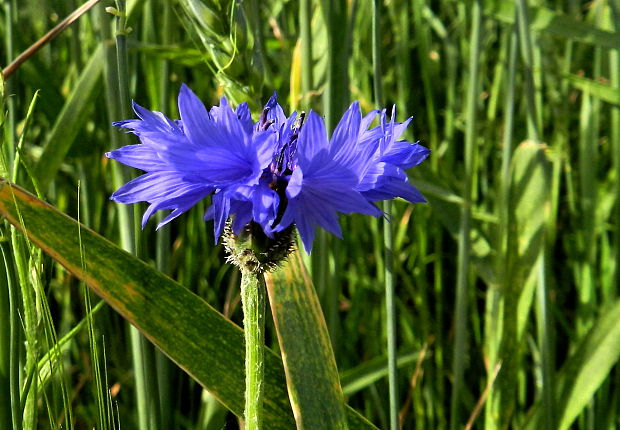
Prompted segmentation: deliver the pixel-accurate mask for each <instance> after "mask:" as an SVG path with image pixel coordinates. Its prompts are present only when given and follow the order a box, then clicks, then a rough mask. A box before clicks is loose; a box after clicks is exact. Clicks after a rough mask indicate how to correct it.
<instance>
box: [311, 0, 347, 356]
mask: <svg viewBox="0 0 620 430" xmlns="http://www.w3.org/2000/svg"><path fill="white" fill-rule="evenodd" d="M321 9H322V13H323V19H324V20H325V24H326V29H327V47H328V55H327V82H326V85H325V92H324V94H323V113H324V114H325V123H326V126H327V130H328V133H331V132H332V131H333V130H334V128H335V126H336V121H337V118H338V116H339V115H341V114H342V113H343V112H344V111H345V109H346V106H347V102H348V100H349V91H348V88H349V86H348V82H349V78H348V63H349V44H348V43H347V42H348V41H349V24H348V21H349V19H348V12H347V2H346V1H343V0H335V1H327V0H321ZM330 242H331V238H330V236H329V234H328V233H326V232H325V231H323V230H321V231H319V232H317V240H316V244H315V245H314V247H313V252H312V277H313V280H314V282H315V285H316V286H317V289H318V291H319V294H321V295H322V298H323V303H322V304H323V311H324V312H325V320H326V321H327V327H328V329H329V335H330V338H331V341H332V347H333V350H334V355H335V356H336V360H338V355H339V347H338V345H339V332H340V324H339V319H338V302H339V298H340V292H341V287H340V284H339V282H338V280H337V279H334V276H335V274H334V273H332V271H331V269H330V260H331V247H330Z"/></svg>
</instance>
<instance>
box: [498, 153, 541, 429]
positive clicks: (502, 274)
mask: <svg viewBox="0 0 620 430" xmlns="http://www.w3.org/2000/svg"><path fill="white" fill-rule="evenodd" d="M510 180H511V183H510V192H509V197H508V198H509V201H508V205H509V212H508V219H507V220H506V221H507V224H506V226H505V227H504V231H505V232H506V234H507V235H508V242H507V244H506V249H505V250H504V251H503V253H502V255H501V256H500V258H501V259H500V260H499V262H498V267H499V275H498V281H499V284H498V285H497V288H499V292H500V298H501V305H500V306H501V307H502V308H503V312H502V313H501V319H498V323H499V326H498V327H490V329H493V330H497V332H498V333H501V341H500V349H499V354H498V357H497V359H498V360H501V361H502V363H503V364H502V370H501V372H500V373H499V376H498V378H497V382H496V386H497V391H496V392H495V393H493V395H492V396H491V407H493V410H494V412H495V414H497V416H499V417H501V418H500V419H501V420H502V421H501V422H502V423H508V422H509V421H510V419H511V417H512V414H513V412H514V406H515V396H514V387H515V386H516V385H517V384H518V376H519V375H518V369H520V368H521V365H522V363H521V360H522V355H523V349H524V343H525V336H524V332H525V325H526V323H527V318H528V316H529V315H530V310H531V308H532V300H533V295H534V287H535V285H536V284H535V281H536V279H537V278H536V275H537V267H538V264H537V262H538V260H539V258H540V255H541V252H542V250H543V248H544V229H545V225H546V221H547V217H548V215H549V210H550V208H549V205H550V202H549V199H550V183H551V163H550V162H549V160H548V159H547V156H546V154H545V146H544V145H541V144H538V143H535V142H532V141H525V142H523V143H521V144H520V145H519V146H518V148H517V149H516V150H515V152H514V155H513V158H512V162H511V176H510ZM498 308H499V306H498Z"/></svg>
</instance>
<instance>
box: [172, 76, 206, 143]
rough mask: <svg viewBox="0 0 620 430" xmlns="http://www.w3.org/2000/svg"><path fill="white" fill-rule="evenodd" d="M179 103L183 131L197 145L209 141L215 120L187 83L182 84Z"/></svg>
mask: <svg viewBox="0 0 620 430" xmlns="http://www.w3.org/2000/svg"><path fill="white" fill-rule="evenodd" d="M178 103H179V114H180V115H181V121H183V131H184V132H185V134H186V135H187V137H188V138H189V140H190V141H192V143H194V144H196V145H198V144H201V143H203V144H204V142H207V141H209V132H210V131H211V130H212V128H213V121H212V120H211V119H210V118H209V113H208V112H207V109H206V108H205V105H204V104H203V103H202V102H201V101H200V99H199V98H198V97H197V96H196V94H194V93H193V92H192V90H190V89H189V87H188V86H187V85H185V84H182V85H181V90H180V91H179V98H178Z"/></svg>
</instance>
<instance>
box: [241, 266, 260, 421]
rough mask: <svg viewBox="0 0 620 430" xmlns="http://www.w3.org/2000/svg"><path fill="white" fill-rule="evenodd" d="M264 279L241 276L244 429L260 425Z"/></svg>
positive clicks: (247, 275)
mask: <svg viewBox="0 0 620 430" xmlns="http://www.w3.org/2000/svg"><path fill="white" fill-rule="evenodd" d="M265 295H266V291H265V279H264V278H263V276H262V275H261V274H256V273H253V272H250V271H248V270H242V272H241V304H242V306H243V329H244V335H245V429H246V430H259V429H261V428H262V422H263V385H264V384H263V380H264V372H265Z"/></svg>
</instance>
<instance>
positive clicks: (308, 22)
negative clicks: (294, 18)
mask: <svg viewBox="0 0 620 430" xmlns="http://www.w3.org/2000/svg"><path fill="white" fill-rule="evenodd" d="M299 26H300V33H301V95H302V97H301V106H302V107H303V108H304V109H309V108H310V93H311V91H312V90H313V89H314V84H313V79H312V68H313V61H312V0H301V1H300V2H299Z"/></svg>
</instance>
